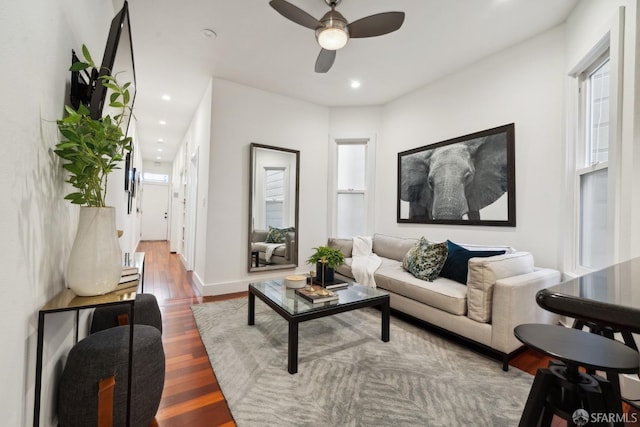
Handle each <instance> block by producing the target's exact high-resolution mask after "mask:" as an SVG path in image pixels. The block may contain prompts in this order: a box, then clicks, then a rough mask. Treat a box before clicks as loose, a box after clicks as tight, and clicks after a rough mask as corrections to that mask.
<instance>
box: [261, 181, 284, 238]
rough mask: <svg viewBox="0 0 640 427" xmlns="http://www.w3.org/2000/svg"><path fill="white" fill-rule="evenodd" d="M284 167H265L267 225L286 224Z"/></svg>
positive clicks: (277, 225) (278, 226) (278, 225)
mask: <svg viewBox="0 0 640 427" xmlns="http://www.w3.org/2000/svg"><path fill="white" fill-rule="evenodd" d="M284 177H285V169H284V168H265V170H264V184H265V188H264V192H265V196H264V200H265V209H264V212H265V225H266V226H267V227H269V226H271V227H275V228H282V227H283V224H284V219H285V218H284V217H285V212H284V199H285V186H284Z"/></svg>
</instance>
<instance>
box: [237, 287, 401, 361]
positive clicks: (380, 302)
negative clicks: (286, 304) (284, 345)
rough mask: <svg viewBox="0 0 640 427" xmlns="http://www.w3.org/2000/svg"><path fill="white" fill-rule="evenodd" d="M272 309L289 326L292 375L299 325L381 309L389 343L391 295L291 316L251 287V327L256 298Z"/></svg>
mask: <svg viewBox="0 0 640 427" xmlns="http://www.w3.org/2000/svg"><path fill="white" fill-rule="evenodd" d="M256 296H257V297H258V298H259V299H260V300H261V301H263V302H264V303H265V304H267V305H268V306H269V307H271V308H272V309H273V310H274V311H275V312H276V313H278V314H279V315H280V316H282V317H283V318H284V319H285V320H286V321H287V323H288V324H289V344H288V362H287V368H288V371H289V373H290V374H295V373H297V372H298V324H300V323H301V322H306V321H308V320H313V319H319V318H321V317H327V316H331V315H334V314H338V313H344V312H345V311H351V310H357V309H359V308H364V307H378V306H379V307H380V311H381V312H382V313H381V317H382V321H381V323H382V328H381V339H382V341H383V342H389V319H390V315H391V307H390V302H389V295H388V294H387V295H380V296H378V297H372V298H369V299H366V300H363V301H354V302H350V303H344V304H337V305H328V306H323V307H318V309H317V310H311V311H308V312H305V313H300V314H291V313H289V312H288V311H287V310H285V309H284V308H282V307H281V306H280V305H279V304H276V303H275V302H274V301H272V300H271V299H270V298H269V297H267V296H266V295H264V294H262V293H261V292H258V291H257V290H256V289H255V288H254V287H253V286H251V285H249V304H248V305H249V313H248V315H249V318H248V323H249V325H250V326H252V325H255V305H256V298H255V297H256Z"/></svg>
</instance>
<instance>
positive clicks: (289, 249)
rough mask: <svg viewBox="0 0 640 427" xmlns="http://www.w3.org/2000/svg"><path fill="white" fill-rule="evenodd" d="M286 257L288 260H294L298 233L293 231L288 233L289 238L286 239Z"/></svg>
mask: <svg viewBox="0 0 640 427" xmlns="http://www.w3.org/2000/svg"><path fill="white" fill-rule="evenodd" d="M284 249H285V250H284V257H285V259H286V260H287V261H290V262H293V255H294V253H295V250H296V234H295V232H293V231H289V232H288V233H287V239H286V240H285V247H284Z"/></svg>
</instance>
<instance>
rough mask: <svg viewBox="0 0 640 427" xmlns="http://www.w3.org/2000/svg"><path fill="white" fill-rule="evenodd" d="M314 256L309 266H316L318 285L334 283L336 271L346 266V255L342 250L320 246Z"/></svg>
mask: <svg viewBox="0 0 640 427" xmlns="http://www.w3.org/2000/svg"><path fill="white" fill-rule="evenodd" d="M313 249H315V252H314V253H313V255H311V256H310V257H309V259H308V260H307V264H316V276H315V277H316V283H318V282H319V283H320V284H321V285H322V286H324V285H325V284H326V283H333V281H334V269H335V268H336V267H338V266H340V265H342V264H344V255H343V254H342V252H340V250H338V249H334V248H330V247H329V246H318V247H317V248H313Z"/></svg>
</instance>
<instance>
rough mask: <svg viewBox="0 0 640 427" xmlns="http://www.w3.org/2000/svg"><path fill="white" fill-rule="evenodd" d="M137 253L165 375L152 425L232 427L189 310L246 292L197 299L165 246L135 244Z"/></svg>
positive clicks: (179, 263)
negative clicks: (153, 307) (156, 314)
mask: <svg viewBox="0 0 640 427" xmlns="http://www.w3.org/2000/svg"><path fill="white" fill-rule="evenodd" d="M138 251H141V252H145V272H144V273H145V274H144V290H145V292H147V293H151V294H154V295H155V296H156V298H157V299H158V304H159V305H160V310H161V312H162V323H163V325H162V326H163V332H162V341H163V344H164V351H165V356H166V373H165V384H164V391H163V393H162V400H161V402H160V408H159V410H158V413H157V415H156V425H157V426H158V427H170V426H171V427H174V426H175V427H178V426H179V427H183V426H193V427H197V426H224V427H231V426H235V422H234V421H233V418H232V417H231V413H230V412H229V407H228V406H227V402H226V401H225V400H224V396H223V395H222V392H221V391H220V387H219V385H218V382H217V380H216V377H215V375H214V373H213V370H212V369H211V365H210V364H209V358H208V356H207V352H206V350H205V348H204V345H203V344H202V341H201V340H200V335H199V334H198V329H197V328H196V324H195V321H194V320H193V315H192V314H191V308H190V307H191V305H192V304H199V303H202V302H210V301H217V300H221V299H230V298H237V297H242V296H245V295H246V293H241V294H233V295H225V296H224V297H202V296H200V295H199V294H198V293H197V292H196V291H195V287H194V286H193V285H192V280H191V273H188V272H187V271H186V270H185V269H184V267H183V266H182V263H181V262H180V259H179V257H178V255H176V254H171V253H170V252H169V246H168V244H167V242H156V241H154V242H141V243H140V245H139V246H138Z"/></svg>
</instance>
